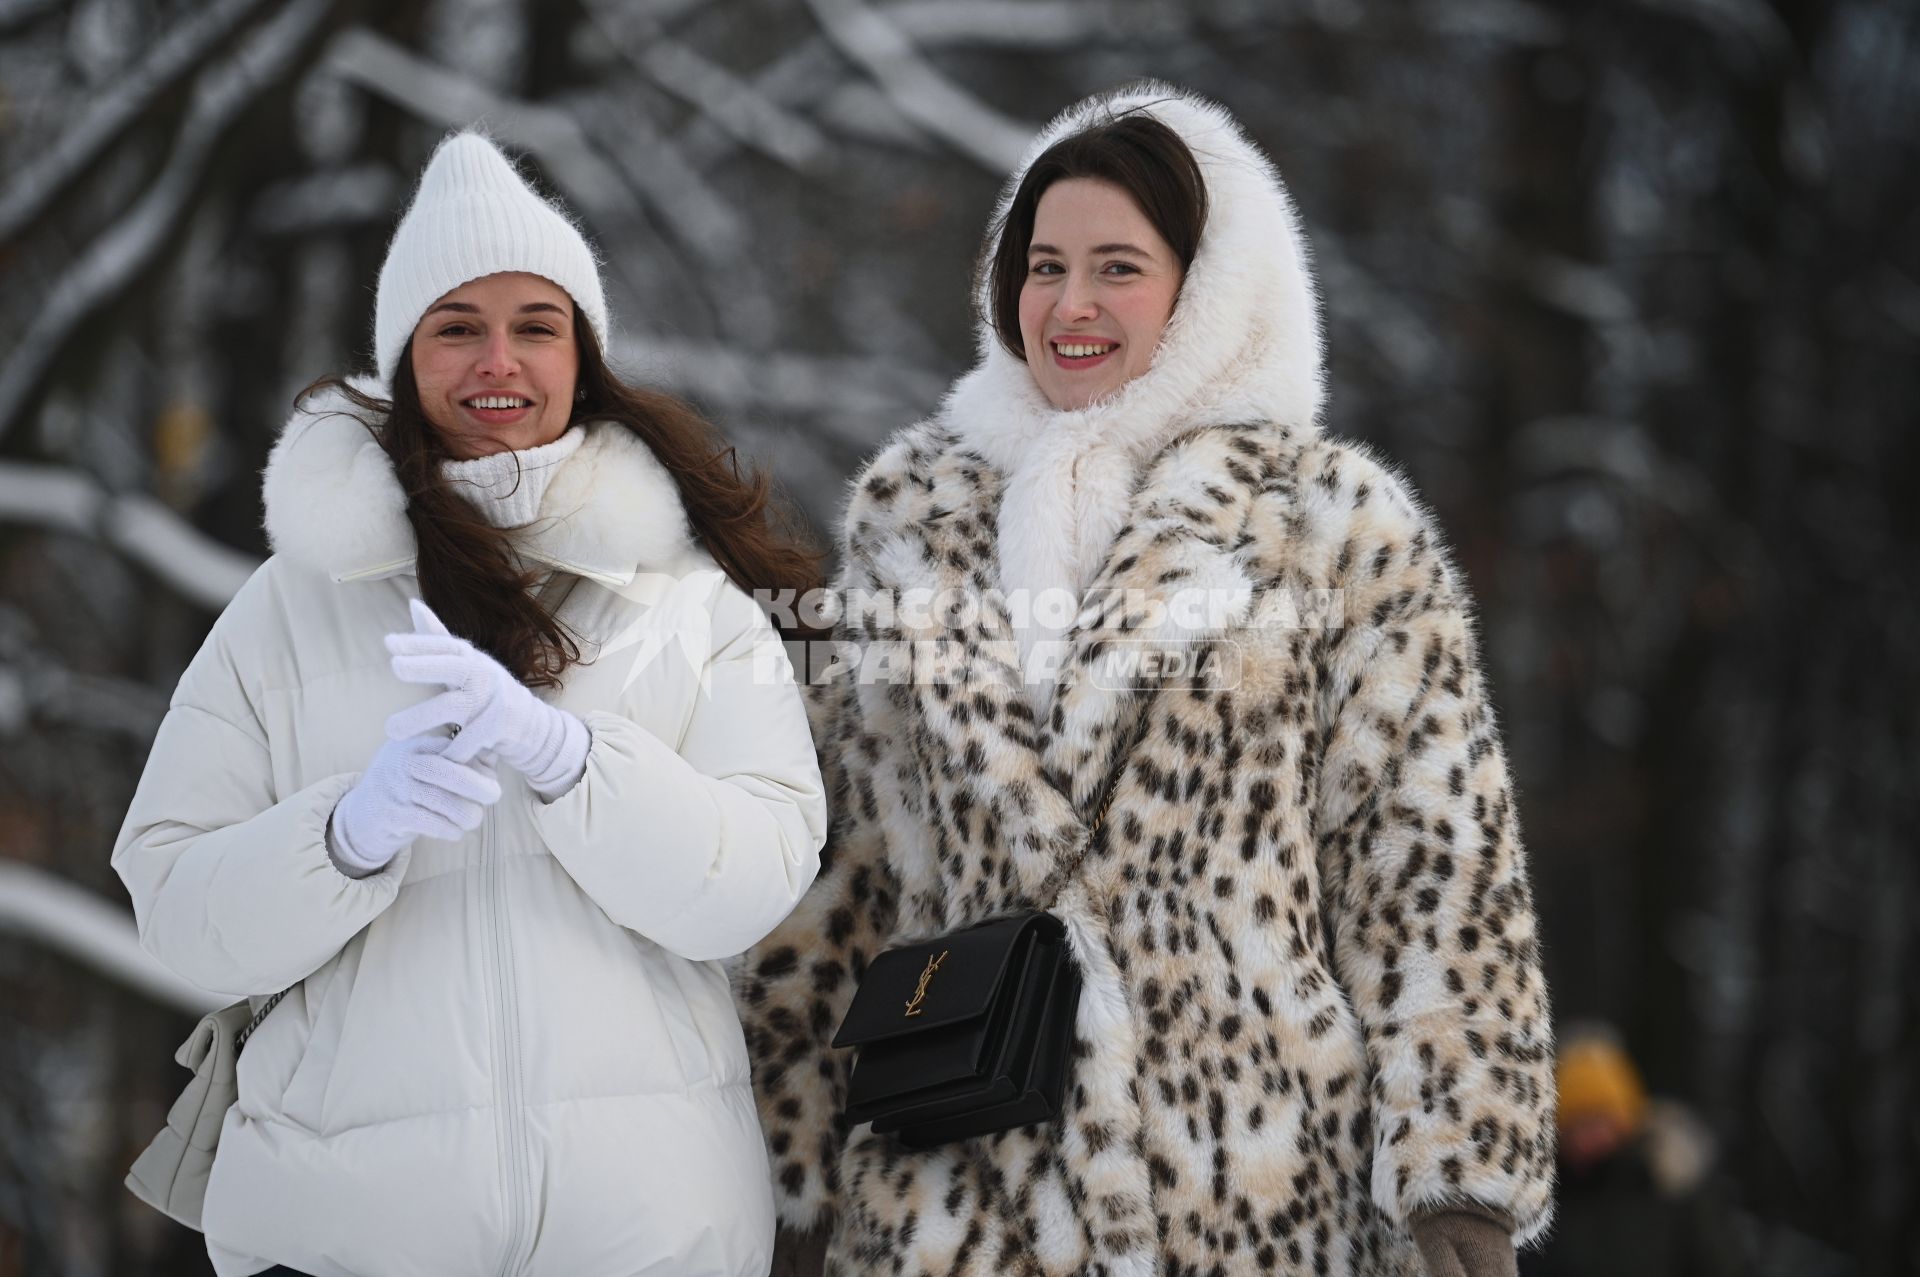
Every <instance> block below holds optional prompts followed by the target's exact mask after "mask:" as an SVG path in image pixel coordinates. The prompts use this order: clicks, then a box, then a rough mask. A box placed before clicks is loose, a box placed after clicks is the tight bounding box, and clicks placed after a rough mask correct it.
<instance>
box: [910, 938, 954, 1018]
mask: <svg viewBox="0 0 1920 1277" xmlns="http://www.w3.org/2000/svg"><path fill="white" fill-rule="evenodd" d="M946 960H947V951H946V950H945V949H942V950H941V951H940V956H939V957H937V958H928V959H927V969H926V970H925V971H922V972H921V973H920V986H919V987H918V988H917V989H915V990H914V991H913V1000H912V1001H910V1002H908V1003H907V1014H908V1015H919V1014H920V1004H921V1003H922V1002H924V1001H926V997H927V982H928V981H929V980H931V979H933V973H934V972H936V971H938V970H939V969H940V964H941V963H943V962H945V961H946Z"/></svg>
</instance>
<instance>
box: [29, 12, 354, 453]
mask: <svg viewBox="0 0 1920 1277" xmlns="http://www.w3.org/2000/svg"><path fill="white" fill-rule="evenodd" d="M330 7H331V3H330V0H294V3H292V4H289V5H288V6H287V7H286V8H285V9H284V10H283V11H281V12H280V13H279V14H278V15H276V16H275V17H274V18H273V20H272V21H270V22H268V23H266V24H265V25H263V26H261V27H260V28H259V29H258V30H256V31H254V32H253V33H251V34H250V35H249V36H248V37H247V39H246V40H245V42H244V43H243V44H242V45H241V47H240V49H239V51H238V52H237V53H235V54H234V55H233V56H232V57H230V58H228V59H226V60H225V61H223V62H220V63H218V64H216V65H214V66H212V67H209V68H208V69H207V70H205V71H203V72H201V74H200V77H199V79H198V80H197V81H196V82H195V84H194V90H193V104H192V106H191V107H190V108H189V109H188V112H187V118H186V122H185V123H184V124H182V125H181V127H180V133H179V137H178V140H177V141H176V142H175V144H174V148H173V153H172V154H171V155H169V156H168V157H167V161H166V165H165V167H164V168H162V169H161V172H160V177H159V178H158V179H157V180H156V181H155V182H154V184H153V185H152V186H151V187H149V188H148V190H147V193H146V194H145V195H143V196H142V197H141V198H140V199H139V200H138V201H136V202H135V204H134V205H133V207H132V208H131V209H129V210H128V211H127V213H126V214H125V215H124V216H123V217H121V218H120V220H119V221H117V222H115V223H114V224H113V225H112V226H111V227H109V228H108V229H107V230H106V232H105V233H103V234H102V235H101V236H100V237H99V238H98V239H96V240H95V241H94V242H93V243H92V244H90V245H89V246H88V247H87V250H86V251H85V252H83V253H82V254H81V255H80V256H79V258H78V259H77V260H76V261H75V262H74V263H73V265H72V266H70V267H69V268H68V269H67V271H66V273H65V274H64V275H62V276H61V277H60V278H59V279H57V280H55V281H54V283H53V286H52V287H51V288H49V289H48V290H47V300H46V304H45V305H44V306H42V307H41V308H40V309H39V310H38V311H37V312H36V313H35V315H34V319H33V322H32V323H31V324H30V325H28V327H27V330H26V332H25V333H23V334H22V335H21V337H20V339H19V341H18V342H17V343H15V345H14V348H13V349H12V350H11V351H10V352H8V354H7V358H6V361H5V363H0V433H3V432H4V431H5V430H6V429H7V427H9V426H10V425H12V424H13V422H14V419H15V418H16V417H17V416H18V415H19V413H20V409H21V406H22V405H23V404H24V403H25V401H26V399H27V397H28V396H29V395H31V394H32V393H33V391H34V388H35V387H36V386H38V385H39V383H40V379H41V377H42V376H43V375H44V374H45V372H46V370H47V366H48V365H49V364H50V363H52V362H53V358H54V356H55V355H57V354H58V353H59V352H60V349H61V348H62V347H63V346H64V345H65V344H66V340H67V338H68V337H69V336H70V335H71V334H72V332H73V330H74V328H75V327H76V326H77V325H78V324H79V323H80V321H81V320H82V319H84V318H85V317H86V316H87V315H89V314H91V313H92V312H93V311H94V310H95V308H97V307H98V306H100V305H101V304H103V303H104V302H106V301H108V300H110V299H111V298H113V297H115V296H117V295H118V294H119V293H120V291H121V290H122V289H124V288H125V287H126V286H127V285H128V284H129V283H130V282H131V281H132V280H133V279H134V278H135V277H136V276H138V275H139V273H140V272H141V270H143V269H144V268H145V267H146V265H147V263H148V262H149V261H151V260H152V258H153V255H154V254H155V253H156V252H158V251H159V250H160V248H161V246H162V245H164V244H165V243H166V240H167V237H168V235H169V234H170V233H171V232H172V230H173V227H174V225H175V223H176V222H178V220H179V218H180V215H181V211H182V210H183V209H184V208H185V207H186V204H187V201H188V200H189V199H190V198H191V197H192V195H193V192H194V190H195V188H196V187H198V186H199V184H200V175H201V172H202V171H203V170H204V168H205V167H206V163H207V159H208V157H209V156H210V155H211V153H212V151H213V148H214V144H215V143H216V142H218V141H219V140H220V138H221V137H222V136H223V135H224V134H225V133H226V130H227V127H228V125H230V124H232V123H233V121H234V120H235V119H236V118H238V117H239V115H240V113H241V111H243V110H244V109H245V108H246V106H247V104H248V103H249V102H251V101H252V100H253V99H254V97H255V96H256V95H257V94H258V93H259V92H260V90H261V89H263V88H265V87H266V86H267V85H269V84H271V83H273V82H274V81H275V80H277V79H278V78H279V77H281V76H282V75H283V74H285V72H286V69H287V66H288V64H289V63H291V62H292V61H293V59H294V57H295V56H296V55H297V54H298V53H299V51H300V49H301V47H302V46H303V45H305V43H306V42H307V40H308V39H309V38H310V37H312V35H313V34H314V33H315V31H316V30H317V29H318V27H319V25H320V20H321V19H322V18H324V17H325V16H326V14H327V10H328V9H329V8H330Z"/></svg>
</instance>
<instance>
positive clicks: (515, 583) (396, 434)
mask: <svg viewBox="0 0 1920 1277" xmlns="http://www.w3.org/2000/svg"><path fill="white" fill-rule="evenodd" d="M574 332H575V334H576V337H575V341H576V344H577V347H578V349H579V352H580V372H579V377H578V380H577V382H576V383H575V384H576V386H577V392H578V393H579V395H580V396H581V397H580V398H579V399H578V401H577V402H576V403H575V405H574V419H575V420H576V421H589V420H591V421H600V422H606V423H608V426H602V427H601V428H602V429H606V428H609V426H612V425H614V424H616V423H617V425H618V426H622V427H625V428H626V429H628V430H631V431H633V433H634V434H636V435H638V436H639V437H640V439H641V441H642V442H643V443H645V444H646V445H647V447H648V448H650V449H652V451H653V455H654V456H655V457H656V458H658V459H659V461H660V464H661V465H663V466H664V467H666V470H667V472H668V473H669V474H671V475H672V476H673V481H674V485H675V486H676V487H677V488H678V489H679V492H680V503H681V505H682V506H684V507H685V509H686V513H687V522H688V524H689V526H690V529H691V531H692V533H693V535H694V537H695V538H696V539H697V540H698V541H699V543H700V544H701V545H702V546H703V547H704V548H705V549H706V551H707V553H709V554H711V555H712V556H713V560H714V562H715V563H716V564H717V565H719V567H720V569H721V570H722V571H724V572H725V573H726V574H727V576H728V577H729V578H730V579H731V580H732V581H733V583H734V584H735V585H737V586H739V587H740V588H741V589H742V590H745V591H747V592H748V593H749V594H751V593H754V592H755V591H759V590H767V591H776V592H777V591H783V590H793V591H795V595H794V597H796V598H797V597H799V595H800V594H803V593H804V592H805V591H807V590H810V589H813V588H815V587H817V586H818V585H819V584H820V581H821V578H820V555H819V553H818V552H817V551H816V550H814V549H813V546H812V538H811V537H810V536H809V535H808V534H807V533H806V531H805V530H804V526H803V524H802V523H801V520H800V518H799V516H798V514H797V513H795V512H794V510H793V508H792V507H791V506H790V505H789V504H788V503H787V502H786V501H785V500H784V499H783V498H781V497H779V496H778V495H776V494H775V492H774V490H773V481H772V479H771V478H770V477H769V476H768V475H767V474H766V473H765V472H764V471H746V472H743V471H742V470H741V466H740V458H739V454H738V453H737V452H736V451H735V450H734V448H733V446H732V445H730V444H729V443H727V441H726V440H725V439H724V438H722V437H721V435H720V432H719V431H718V430H716V429H715V428H714V427H713V425H712V424H711V423H709V422H708V421H707V420H706V419H705V418H704V417H702V416H701V415H700V414H699V413H698V412H695V411H694V410H693V408H691V407H690V406H688V405H687V404H684V403H682V402H681V401H680V400H678V399H675V398H674V397H673V396H672V395H668V394H663V393H662V392H660V391H657V390H648V389H645V388H643V387H640V386H634V385H631V384H629V383H627V382H626V381H624V380H623V379H622V378H621V377H620V376H619V374H618V373H616V372H614V370H613V369H612V368H610V367H608V365H607V362H606V359H605V357H604V356H603V355H602V353H601V350H600V343H599V341H598V339H597V338H596V337H595V335H594V333H593V330H592V328H591V326H590V325H589V324H588V323H587V321H586V319H585V318H584V317H583V316H581V315H580V314H579V312H578V308H576V309H575V314H574ZM411 354H412V349H411V344H409V346H408V348H406V349H403V350H402V351H401V352H400V363H399V367H398V369H397V370H396V371H395V373H394V377H393V387H392V395H393V397H392V398H391V399H390V400H389V399H381V398H379V397H377V396H374V395H369V394H366V393H364V392H363V391H360V390H357V389H355V388H354V387H353V386H352V385H350V384H348V383H347V382H346V381H345V380H344V379H342V378H339V377H324V378H322V379H321V380H319V381H316V382H314V383H313V384H312V385H311V386H308V387H307V388H306V389H305V390H303V391H301V392H300V394H299V396H298V397H297V399H296V402H297V403H300V402H305V401H306V400H307V399H308V398H309V397H311V396H312V395H313V394H314V393H315V392H317V391H320V390H325V389H332V390H335V391H338V392H340V393H342V394H343V395H344V396H345V397H346V398H347V400H348V401H349V402H351V403H352V404H353V405H354V406H355V407H357V408H359V409H360V410H362V411H363V412H366V413H368V414H369V416H368V417H367V418H363V420H364V421H365V423H366V425H367V429H368V430H369V431H371V432H372V433H373V436H374V438H375V439H376V440H378V441H379V443H380V446H381V447H382V448H384V449H385V450H386V453H387V456H388V457H390V458H391V459H392V461H393V469H394V473H395V474H396V475H398V476H399V479H400V486H401V488H402V490H404V491H405V492H406V494H407V521H408V522H409V523H411V524H412V525H413V535H414V540H415V543H416V544H417V546H418V552H419V559H418V563H417V565H416V572H417V573H418V575H419V578H420V594H421V597H422V598H423V599H424V600H425V601H426V603H427V606H429V607H431V608H432V609H433V610H434V611H435V612H436V613H438V614H439V616H440V619H441V620H442V621H444V622H446V624H447V628H449V629H451V630H452V631H453V632H454V633H455V634H458V635H460V636H461V637H462V638H465V639H466V640H468V641H469V642H471V643H472V644H473V645H474V646H476V647H478V648H480V649H482V650H483V651H485V652H487V653H488V654H489V655H491V656H492V657H493V658H494V659H495V660H497V661H499V662H500V663H501V664H502V665H504V666H506V668H507V669H508V670H510V671H511V672H512V673H513V675H514V677H515V678H518V679H519V680H520V681H521V682H523V683H525V684H527V685H528V686H529V687H552V686H556V685H558V683H559V681H560V675H561V674H562V673H563V672H564V671H565V670H566V668H567V667H568V666H569V665H572V664H575V663H576V662H578V661H579V659H580V649H579V646H578V644H577V643H576V642H575V641H574V638H573V635H572V634H570V633H569V632H568V631H567V629H566V627H565V626H563V625H561V624H560V622H559V621H558V620H556V619H555V618H554V617H553V616H552V614H550V613H549V612H548V611H547V610H546V608H544V607H542V606H541V605H540V603H539V602H538V601H537V600H536V599H535V598H534V596H533V595H532V594H531V593H530V592H529V591H530V587H531V586H532V585H533V584H534V583H535V582H537V581H538V580H539V576H540V572H539V569H537V568H536V569H529V568H526V567H523V566H521V564H520V561H519V559H518V557H517V556H516V555H515V554H514V552H513V549H512V533H511V531H510V530H508V529H503V528H496V527H494V526H492V525H491V524H489V523H488V522H487V521H486V520H485V519H484V518H483V517H481V515H480V512H479V511H478V510H477V509H476V508H475V507H474V506H473V504H472V503H471V502H469V501H468V500H467V499H466V498H464V497H462V496H461V495H460V494H459V493H458V492H456V491H455V490H454V488H453V486H452V485H451V484H449V483H448V482H447V481H446V479H445V478H443V477H442V476H441V473H440V464H441V462H443V461H448V460H452V459H453V454H452V453H451V452H449V451H448V450H447V446H446V443H445V441H444V440H443V439H442V438H441V437H440V432H439V431H438V430H436V429H435V428H434V426H433V423H432V422H430V421H429V420H428V419H427V414H426V411H425V409H423V408H422V407H421V405H420V393H419V388H418V386H417V385H416V384H415V382H414V378H413V360H412V358H411Z"/></svg>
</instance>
